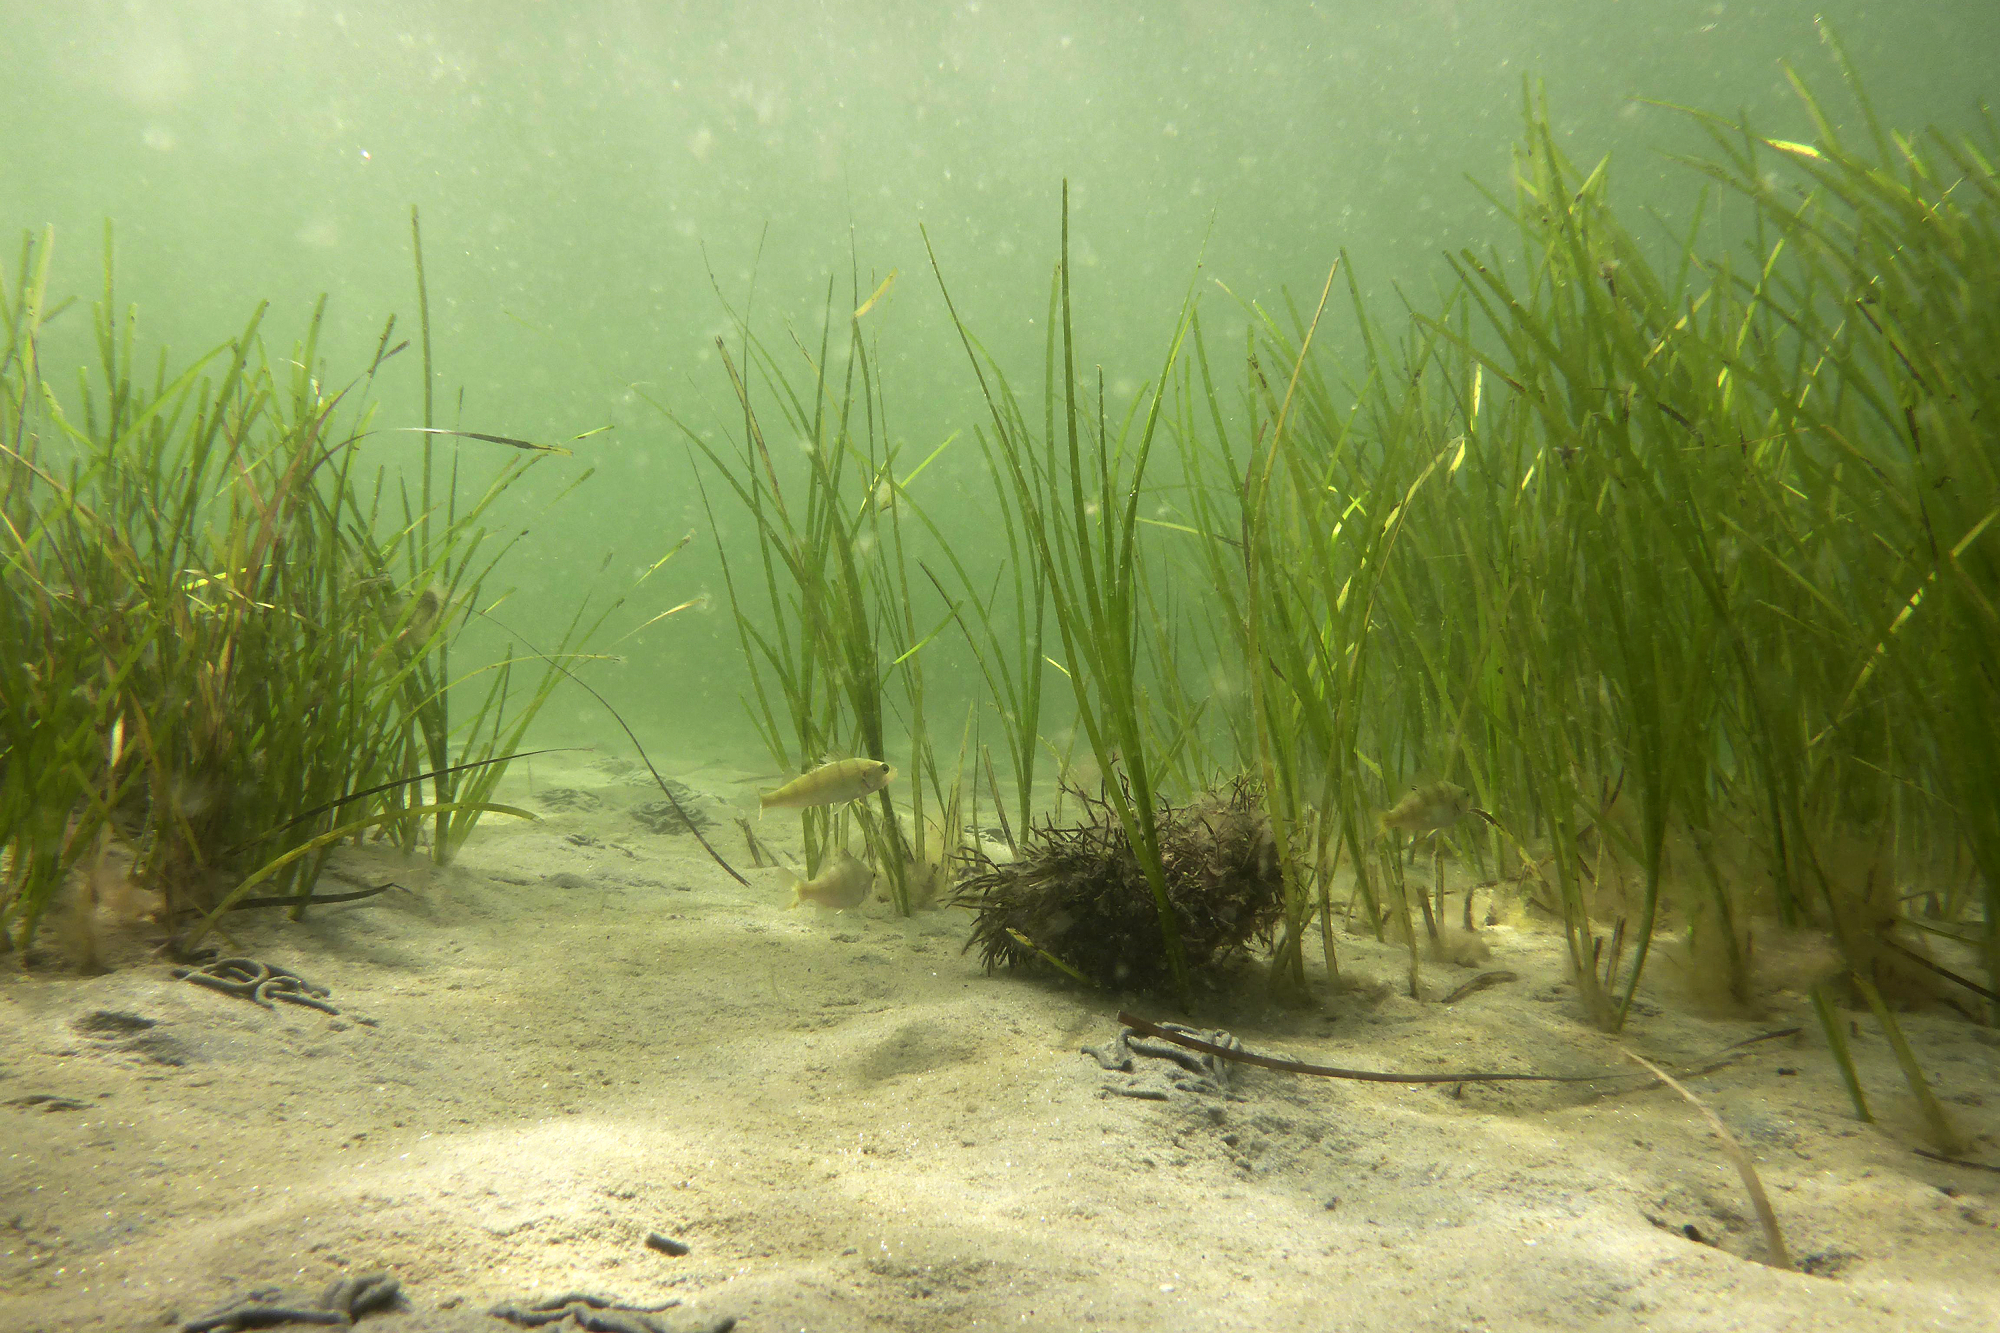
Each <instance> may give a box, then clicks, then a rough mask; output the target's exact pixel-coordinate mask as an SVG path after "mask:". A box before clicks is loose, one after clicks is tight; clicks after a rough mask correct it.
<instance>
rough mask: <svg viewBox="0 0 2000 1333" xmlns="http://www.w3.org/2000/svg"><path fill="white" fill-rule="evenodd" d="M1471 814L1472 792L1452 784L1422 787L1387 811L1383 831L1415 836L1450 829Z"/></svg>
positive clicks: (1443, 783) (1382, 823)
mask: <svg viewBox="0 0 2000 1333" xmlns="http://www.w3.org/2000/svg"><path fill="white" fill-rule="evenodd" d="M1471 811H1472V793H1471V792H1469V791H1467V790H1466V789H1465V788H1463V787H1460V786H1458V785H1457V784H1455V783H1450V782H1434V783H1432V784H1431V785H1430V786H1428V787H1419V788H1417V789H1416V790H1415V791H1413V792H1411V793H1410V794H1409V795H1408V796H1405V797H1404V798H1403V799H1402V800H1400V801H1398V802H1396V805H1395V808H1394V809H1391V810H1388V811H1386V812H1384V814H1383V815H1382V818H1381V821H1380V823H1381V828H1382V832H1384V833H1387V832H1389V831H1390V830H1392V829H1393V830H1396V831H1398V832H1402V833H1408V834H1410V835H1411V836H1413V837H1419V838H1421V837H1423V836H1424V835H1425V834H1426V833H1437V832H1440V831H1441V830H1444V829H1448V828H1450V827H1451V826H1452V825H1453V824H1456V823H1457V822H1458V821H1459V820H1461V819H1463V818H1465V816H1466V815H1467V814H1469V813H1471Z"/></svg>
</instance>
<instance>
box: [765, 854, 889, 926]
mask: <svg viewBox="0 0 2000 1333" xmlns="http://www.w3.org/2000/svg"><path fill="white" fill-rule="evenodd" d="M874 883H875V872H874V871H872V870H870V869H869V868H868V863H867V862H866V861H862V860H858V859H856V857H855V856H854V855H853V854H852V853H850V852H848V851H846V850H845V849H842V850H841V851H838V852H836V853H834V857H833V864H832V865H830V866H828V867H827V868H826V869H824V870H822V871H820V872H819V873H818V874H817V875H814V876H813V877H812V878H811V879H800V878H799V877H798V876H797V875H794V876H792V900H791V901H790V902H788V903H786V904H785V907H786V909H787V910H790V909H791V908H794V907H797V906H798V905H799V904H800V903H818V904H819V905H820V906H821V907H830V908H832V909H833V910H834V911H836V912H844V911H846V910H847V909H848V908H850V907H859V906H861V904H863V903H865V902H867V901H868V890H869V888H870V887H871V886H872V885H873V884H874Z"/></svg>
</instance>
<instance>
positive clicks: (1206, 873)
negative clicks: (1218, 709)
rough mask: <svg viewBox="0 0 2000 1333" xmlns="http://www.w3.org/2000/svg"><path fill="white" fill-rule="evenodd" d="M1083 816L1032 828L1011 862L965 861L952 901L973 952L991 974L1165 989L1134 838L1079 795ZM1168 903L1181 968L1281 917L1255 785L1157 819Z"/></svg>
mask: <svg viewBox="0 0 2000 1333" xmlns="http://www.w3.org/2000/svg"><path fill="white" fill-rule="evenodd" d="M1072 794H1073V795H1077V796H1078V797H1079V799H1080V804H1081V806H1082V810H1083V816H1084V817H1083V818H1082V820H1081V821H1080V822H1077V823H1073V824H1057V823H1055V822H1054V821H1053V820H1049V821H1046V822H1044V823H1043V824H1041V825H1039V826H1037V827H1034V828H1031V829H1030V830H1029V832H1028V836H1027V837H1026V838H1025V839H1024V840H1023V842H1022V845H1021V849H1020V855H1019V857H1018V858H1017V859H1016V860H1014V861H1012V862H1010V863H997V862H995V861H993V860H991V859H990V858H988V857H987V856H985V855H984V854H982V853H974V854H973V857H972V867H971V873H969V874H968V875H967V876H966V877H965V878H964V880H963V881H962V882H961V884H960V889H959V894H958V898H957V902H958V903H959V904H960V905H961V906H967V907H972V908H975V909H976V910H977V911H978V913H979V920H978V924H977V925H976V926H975V927H974V928H973V932H972V938H971V939H970V940H969V941H968V942H967V944H966V948H967V949H972V948H974V947H976V948H977V949H978V950H979V955H980V958H981V960H982V961H983V962H984V963H985V964H986V966H987V969H988V970H989V971H990V970H992V969H993V968H995V967H999V966H1001V965H1002V964H1004V965H1006V966H1007V967H1009V968H1018V967H1022V966H1024V965H1031V964H1035V963H1039V962H1048V963H1053V964H1054V965H1055V966H1057V967H1058V968H1060V969H1062V970H1064V971H1066V972H1069V973H1070V974H1071V975H1073V976H1079V977H1082V978H1083V979H1085V980H1087V981H1091V982H1095V983H1097V984H1098V985H1102V986H1109V987H1117V988H1119V989H1131V990H1142V991H1158V992H1163V993H1172V991H1173V989H1174V978H1173V970H1172V966H1171V964H1170V962H1169V960H1168V955H1167V952H1166V948H1165V946H1164V944H1163V943H1162V939H1161V932H1160V924H1159V918H1158V913H1157V909H1156V908H1155V905H1154V900H1153V892H1152V889H1151V887H1150V886H1149V885H1148V884H1147V881H1146V873H1145V871H1144V869H1143V868H1142V867H1141V866H1140V863H1139V858H1138V857H1137V856H1136V855H1135V854H1134V852H1133V848H1132V843H1131V839H1130V838H1129V837H1128V836H1127V835H1126V832H1125V830H1124V828H1123V827H1122V826H1121V825H1120V823H1119V821H1118V819H1117V816H1116V815H1115V814H1114V813H1113V812H1112V810H1111V808H1110V806H1109V805H1108V804H1107V803H1106V802H1105V801H1104V800H1103V799H1101V798H1097V797H1088V796H1082V795H1081V793H1072ZM1157 822H1158V828H1159V838H1160V859H1161V862H1162V865H1163V868H1164V869H1165V872H1166V886H1167V898H1168V901H1169V902H1170V903H1171V905H1172V907H1173V913H1174V920H1175V924H1176V925H1177V926H1178V927H1179V931H1180V940H1181V946H1182V947H1183V948H1184V949H1185V950H1186V951H1187V960H1188V966H1189V968H1190V970H1191V971H1193V972H1195V973H1200V972H1203V971H1206V970H1212V969H1214V968H1215V967H1217V966H1218V965H1219V964H1221V963H1222V962H1224V961H1225V960H1226V959H1228V958H1229V957H1230V956H1231V955H1232V954H1234V953H1236V952H1238V951H1239V950H1242V949H1244V948H1245V947H1246V946H1247V945H1249V944H1250V943H1251V942H1252V941H1253V940H1268V938H1269V936H1270V933H1271V930H1272V928H1273V927H1274V926H1275V925H1276V924H1277V923H1278V921H1279V920H1280V919H1281V918H1282V916H1283V914H1284V893H1283V888H1282V885H1281V883H1280V879H1279V874H1278V856H1277V845H1276V842H1275V840H1274V839H1273V838H1272V836H1271V827H1270V823H1269V821H1268V820H1267V819H1266V818H1265V816H1264V812H1263V809H1262V807H1261V791H1260V790H1259V788H1258V787H1257V785H1256V784H1255V783H1252V782H1250V781H1248V780H1245V779H1238V780H1237V781H1236V782H1234V783H1233V784H1231V785H1230V786H1228V787H1226V788H1223V789H1221V790H1218V791H1214V792H1210V793H1209V794H1207V795H1205V796H1203V797H1201V798H1200V799H1198V800H1196V801H1195V802H1193V803H1192V804H1190V805H1184V806H1173V805H1162V806H1161V807H1160V809H1159V812H1158V815H1157Z"/></svg>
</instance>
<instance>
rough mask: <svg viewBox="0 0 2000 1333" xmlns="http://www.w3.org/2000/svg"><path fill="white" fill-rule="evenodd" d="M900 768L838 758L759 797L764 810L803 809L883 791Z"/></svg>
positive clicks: (761, 808) (853, 799) (855, 799)
mask: <svg viewBox="0 0 2000 1333" xmlns="http://www.w3.org/2000/svg"><path fill="white" fill-rule="evenodd" d="M895 776H896V770H895V769H893V768H891V767H889V765H887V764H885V763H883V762H882V761H881V760H880V759H836V760H834V761H833V762H832V763H830V764H821V765H820V766H819V767H818V768H815V769H814V770H813V771H812V772H810V773H805V774H801V775H800V776H798V777H796V778H793V779H792V780H791V781H790V782H787V783H786V784H785V785H784V786H782V787H780V788H778V789H777V790H776V791H767V792H763V793H761V794H760V795H759V796H758V797H757V808H758V809H760V810H803V809H805V808H806V807H807V806H811V805H839V804H841V803H842V802H843V801H858V800H860V799H861V798H862V797H864V796H867V795H870V794H872V793H874V792H878V791H881V790H882V789H883V788H884V787H886V786H888V785H889V780H890V779H891V778H893V777H895Z"/></svg>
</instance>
